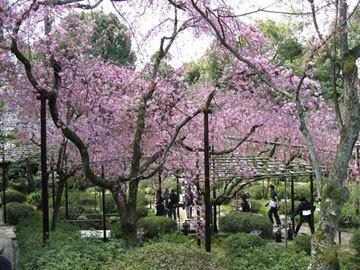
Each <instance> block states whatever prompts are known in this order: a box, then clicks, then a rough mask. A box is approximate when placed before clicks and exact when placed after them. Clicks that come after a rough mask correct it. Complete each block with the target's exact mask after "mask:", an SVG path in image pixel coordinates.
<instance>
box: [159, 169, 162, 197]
mask: <svg viewBox="0 0 360 270" xmlns="http://www.w3.org/2000/svg"><path fill="white" fill-rule="evenodd" d="M161 173H162V171H161V170H159V193H160V195H161Z"/></svg>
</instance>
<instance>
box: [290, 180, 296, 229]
mask: <svg viewBox="0 0 360 270" xmlns="http://www.w3.org/2000/svg"><path fill="white" fill-rule="evenodd" d="M290 179H291V187H290V189H291V191H290V196H291V227H292V230H293V232H295V219H294V213H295V200H294V176H293V175H292V174H291V178H290Z"/></svg>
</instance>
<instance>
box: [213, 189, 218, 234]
mask: <svg viewBox="0 0 360 270" xmlns="http://www.w3.org/2000/svg"><path fill="white" fill-rule="evenodd" d="M213 198H214V233H218V232H219V230H218V227H217V224H216V223H217V217H216V215H217V213H216V203H215V199H216V185H215V183H214V184H213Z"/></svg>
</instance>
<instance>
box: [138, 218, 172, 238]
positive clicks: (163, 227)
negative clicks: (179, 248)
mask: <svg viewBox="0 0 360 270" xmlns="http://www.w3.org/2000/svg"><path fill="white" fill-rule="evenodd" d="M138 228H140V229H141V230H142V231H143V232H144V234H145V235H146V236H147V237H150V238H151V237H155V236H159V235H160V234H163V233H172V232H175V231H176V229H177V224H176V221H175V220H173V219H170V218H168V217H161V216H150V217H144V218H141V219H139V221H138Z"/></svg>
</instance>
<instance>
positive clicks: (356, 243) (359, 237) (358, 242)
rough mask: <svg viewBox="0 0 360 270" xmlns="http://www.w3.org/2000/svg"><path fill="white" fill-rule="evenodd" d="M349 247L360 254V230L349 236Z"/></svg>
mask: <svg viewBox="0 0 360 270" xmlns="http://www.w3.org/2000/svg"><path fill="white" fill-rule="evenodd" d="M350 247H351V248H353V249H355V250H356V252H357V253H358V254H360V229H358V230H357V232H356V233H354V234H353V236H351V239H350Z"/></svg>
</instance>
